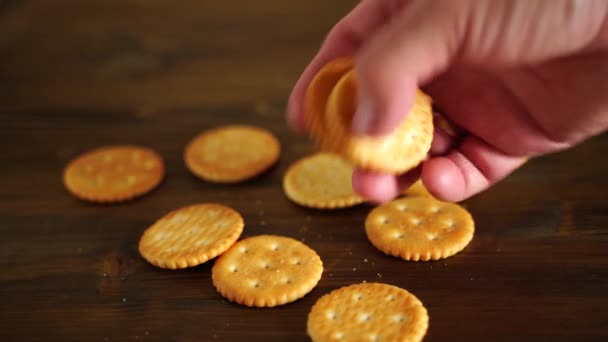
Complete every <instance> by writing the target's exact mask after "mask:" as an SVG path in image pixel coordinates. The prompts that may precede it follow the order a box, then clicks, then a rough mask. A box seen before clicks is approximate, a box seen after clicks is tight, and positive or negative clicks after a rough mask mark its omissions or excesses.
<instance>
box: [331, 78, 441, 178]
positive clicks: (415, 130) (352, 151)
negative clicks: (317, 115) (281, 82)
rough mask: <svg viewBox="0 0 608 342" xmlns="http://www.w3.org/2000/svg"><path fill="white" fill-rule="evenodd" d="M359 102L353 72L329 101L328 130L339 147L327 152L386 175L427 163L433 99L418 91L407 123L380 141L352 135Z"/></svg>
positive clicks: (431, 135) (336, 88) (334, 145)
mask: <svg viewBox="0 0 608 342" xmlns="http://www.w3.org/2000/svg"><path fill="white" fill-rule="evenodd" d="M356 100H357V76H356V73H355V71H354V70H351V71H349V72H348V73H346V74H345V75H344V76H343V77H342V78H341V79H340V80H339V81H338V83H337V84H336V85H335V87H334V88H333V89H332V92H331V93H330V95H329V99H328V101H327V108H326V113H325V121H326V130H327V132H331V137H332V139H333V140H334V141H335V143H334V144H333V145H327V146H326V148H328V149H329V148H331V149H333V151H334V152H336V153H339V154H341V155H344V156H345V157H346V158H347V159H349V160H351V161H352V162H353V163H354V164H356V165H357V166H358V167H360V168H363V169H368V170H374V171H379V172H386V173H404V172H406V171H408V170H410V169H412V168H414V167H416V166H418V164H420V162H421V161H422V160H424V159H425V157H426V155H427V153H428V152H429V150H430V148H431V141H432V139H433V114H432V108H431V101H430V97H428V96H427V95H426V94H424V93H423V92H422V91H420V90H418V91H417V93H416V97H415V100H414V104H413V107H412V109H411V110H410V112H409V113H408V114H407V117H406V118H405V120H403V121H402V122H401V123H400V124H399V125H398V126H397V127H396V128H395V129H394V130H393V131H392V132H391V133H389V134H388V135H384V136H379V137H369V136H356V135H353V134H352V133H351V122H352V116H353V114H354V112H355V110H356Z"/></svg>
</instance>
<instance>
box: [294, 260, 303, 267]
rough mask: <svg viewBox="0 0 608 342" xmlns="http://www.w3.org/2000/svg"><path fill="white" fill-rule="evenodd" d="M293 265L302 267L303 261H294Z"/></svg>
mask: <svg viewBox="0 0 608 342" xmlns="http://www.w3.org/2000/svg"><path fill="white" fill-rule="evenodd" d="M293 264H294V265H298V266H300V265H302V261H300V260H299V259H298V260H294V261H293Z"/></svg>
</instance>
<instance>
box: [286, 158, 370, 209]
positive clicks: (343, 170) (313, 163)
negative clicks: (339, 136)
mask: <svg viewBox="0 0 608 342" xmlns="http://www.w3.org/2000/svg"><path fill="white" fill-rule="evenodd" d="M353 170H354V168H353V166H352V165H351V164H350V163H349V162H347V161H346V160H344V159H343V158H341V157H340V156H338V155H335V154H332V153H315V154H313V155H310V156H308V157H305V158H302V159H300V160H298V161H297V162H295V163H294V164H292V165H291V166H290V167H289V169H288V170H287V172H286V173H285V176H284V177H283V190H284V192H285V195H286V196H287V197H288V198H289V199H290V200H292V201H293V202H295V203H297V204H299V205H302V206H306V207H310V208H317V209H337V208H346V207H351V206H354V205H357V204H360V203H362V202H363V198H362V197H361V196H359V195H357V194H356V193H355V192H354V191H353V187H352V181H351V178H352V174H353Z"/></svg>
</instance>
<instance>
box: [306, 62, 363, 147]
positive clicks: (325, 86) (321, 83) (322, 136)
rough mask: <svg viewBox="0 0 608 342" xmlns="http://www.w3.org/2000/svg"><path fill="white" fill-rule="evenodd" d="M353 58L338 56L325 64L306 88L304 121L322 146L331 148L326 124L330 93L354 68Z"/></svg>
mask: <svg viewBox="0 0 608 342" xmlns="http://www.w3.org/2000/svg"><path fill="white" fill-rule="evenodd" d="M353 66H354V63H353V60H352V59H351V58H348V57H342V58H336V59H334V60H331V61H330V62H328V63H327V64H326V65H324V66H323V67H322V68H321V69H320V70H319V71H318V72H317V74H316V75H315V77H313V79H312V80H311V82H310V84H309V85H308V89H307V90H306V94H305V98H304V101H305V102H304V103H305V108H304V122H305V124H306V126H307V128H308V129H309V131H310V134H311V136H312V138H313V139H314V140H315V141H316V142H317V143H318V144H319V145H321V146H323V147H327V148H328V149H329V150H331V145H332V143H334V142H335V139H332V138H331V136H330V135H329V134H328V132H327V128H326V124H325V119H324V117H325V107H326V105H327V98H328V94H329V93H330V92H331V90H332V88H333V87H334V86H335V84H336V83H337V82H338V81H339V80H340V78H341V77H342V75H344V73H345V72H347V71H348V70H350V69H352V68H353Z"/></svg>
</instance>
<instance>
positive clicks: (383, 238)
mask: <svg viewBox="0 0 608 342" xmlns="http://www.w3.org/2000/svg"><path fill="white" fill-rule="evenodd" d="M474 230H475V224H474V222H473V217H472V216H471V214H470V213H469V212H468V211H467V210H466V209H464V208H463V207H461V206H460V205H458V204H456V203H448V202H442V201H439V200H436V199H434V198H431V197H406V198H401V199H397V200H394V201H392V202H389V203H386V204H383V205H381V206H378V207H376V208H374V209H373V210H372V211H371V212H370V213H369V215H368V216H367V218H366V220H365V231H366V234H367V237H368V239H369V241H370V242H371V243H372V244H373V245H374V246H375V247H376V248H378V249H379V250H381V251H383V252H384V253H386V254H389V255H393V256H396V257H400V258H402V259H404V260H414V261H419V260H422V261H428V260H437V259H442V258H447V257H450V256H452V255H454V254H456V253H458V252H460V251H461V250H463V249H464V248H465V247H466V246H467V245H468V244H469V242H470V241H471V239H472V238H473V234H474Z"/></svg>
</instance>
